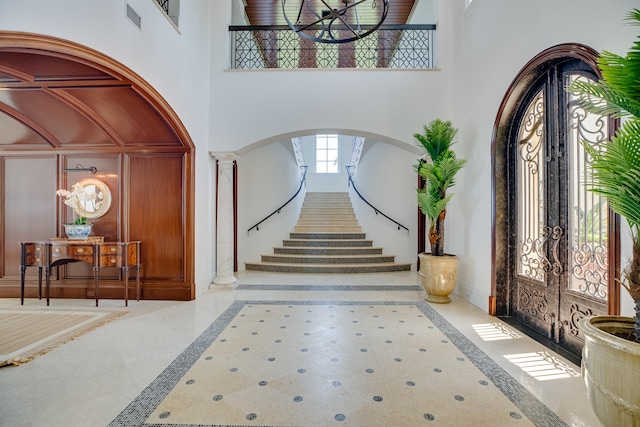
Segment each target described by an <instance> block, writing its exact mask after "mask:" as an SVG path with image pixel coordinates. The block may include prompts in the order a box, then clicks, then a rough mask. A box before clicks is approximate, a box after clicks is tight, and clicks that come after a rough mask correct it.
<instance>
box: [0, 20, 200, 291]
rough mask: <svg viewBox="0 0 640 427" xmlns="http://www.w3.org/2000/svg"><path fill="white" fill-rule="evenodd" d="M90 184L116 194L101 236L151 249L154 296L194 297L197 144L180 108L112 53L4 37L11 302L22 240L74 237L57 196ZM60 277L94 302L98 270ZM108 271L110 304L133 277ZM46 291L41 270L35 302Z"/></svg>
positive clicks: (4, 251) (4, 250) (2, 118)
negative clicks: (40, 286)
mask: <svg viewBox="0 0 640 427" xmlns="http://www.w3.org/2000/svg"><path fill="white" fill-rule="evenodd" d="M78 166H82V167H81V168H79V169H78ZM89 166H91V168H89ZM89 171H91V172H89ZM89 177H91V178H95V179H99V180H100V181H101V182H103V183H104V184H105V185H106V186H107V188H109V190H110V193H111V195H112V204H111V207H110V209H108V212H105V214H104V215H103V216H101V217H100V218H96V219H94V220H93V221H92V222H93V231H92V233H93V235H94V236H96V237H100V238H103V239H104V241H107V242H115V241H141V242H142V250H141V263H142V266H143V267H142V285H141V293H142V298H143V299H174V300H191V299H194V298H195V277H194V274H195V256H194V204H195V193H194V190H195V145H194V143H193V141H192V140H191V138H190V136H189V134H188V132H187V129H186V128H185V126H184V125H183V124H182V122H181V120H180V119H179V117H178V116H177V114H176V112H175V111H173V109H172V108H171V106H170V105H169V104H168V102H167V101H166V100H165V99H164V98H163V97H162V96H161V95H160V94H159V93H158V92H157V91H156V90H155V89H154V88H153V87H152V86H151V85H150V84H149V83H148V82H147V81H146V80H144V79H143V78H142V77H141V76H139V75H137V74H136V73H135V72H133V71H132V70H130V69H129V68H127V67H126V66H125V65H124V64H121V63H119V62H117V61H116V60H114V59H113V58H110V57H109V56H107V55H105V54H104V53H101V52H98V51H95V50H92V49H90V48H88V47H86V46H83V45H80V44H77V43H74V42H72V41H69V40H63V39H59V38H55V37H51V36H47V35H41V34H30V33H22V32H11V31H0V181H2V183H3V188H2V191H0V205H1V206H2V214H1V215H0V230H2V231H1V232H0V297H17V296H19V295H20V286H19V283H20V282H19V280H18V278H19V270H18V268H17V266H18V265H20V249H19V248H20V246H19V245H18V242H21V241H43V240H47V239H51V238H52V237H58V236H63V231H62V224H63V223H65V222H67V218H68V217H69V216H71V210H70V209H68V208H67V207H66V206H65V205H64V204H63V203H62V202H61V201H60V200H57V199H56V196H55V192H56V190H57V189H61V188H71V186H72V185H73V184H74V183H76V182H78V181H80V180H82V179H84V178H89ZM57 269H58V272H57V273H56V275H55V283H54V284H53V285H52V293H51V295H52V297H66V298H92V297H93V292H94V290H93V287H92V286H91V284H90V282H89V281H87V280H86V278H87V277H92V275H93V272H92V269H91V266H90V265H89V264H88V263H70V264H69V265H65V266H61V267H58V268H57ZM100 274H101V280H100V283H101V288H103V289H102V290H101V291H100V294H101V296H102V297H103V298H121V296H122V280H123V277H122V274H120V273H118V272H116V271H114V272H109V271H104V272H101V273H100ZM103 279H104V280H103ZM37 285H38V282H37V275H35V274H34V272H31V271H29V272H28V273H27V284H26V289H25V292H26V295H27V297H34V296H35V295H37V293H36V292H37V289H38V286H37ZM130 297H132V295H130Z"/></svg>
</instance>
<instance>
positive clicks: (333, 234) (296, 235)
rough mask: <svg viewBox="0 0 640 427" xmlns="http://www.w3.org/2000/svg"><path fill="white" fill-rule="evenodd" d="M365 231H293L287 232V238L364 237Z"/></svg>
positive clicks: (341, 238)
mask: <svg viewBox="0 0 640 427" xmlns="http://www.w3.org/2000/svg"><path fill="white" fill-rule="evenodd" d="M365 237H366V234H365V233H350V232H349V233H340V232H330V233H328V232H319V233H316V232H305V233H299V232H293V233H289V239H304V240H321V239H329V240H331V239H339V240H343V239H364V238H365Z"/></svg>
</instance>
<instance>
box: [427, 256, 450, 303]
mask: <svg viewBox="0 0 640 427" xmlns="http://www.w3.org/2000/svg"><path fill="white" fill-rule="evenodd" d="M418 256H419V258H420V276H421V279H422V287H423V288H424V291H425V292H426V293H427V295H426V296H425V298H424V299H425V301H428V302H433V303H437V304H446V303H449V302H451V299H450V298H449V295H451V293H452V292H453V290H454V289H455V287H456V281H457V279H458V261H459V260H460V259H459V258H458V257H457V256H455V255H444V256H432V255H431V254H427V253H421V254H419V255H418Z"/></svg>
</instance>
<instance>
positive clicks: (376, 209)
mask: <svg viewBox="0 0 640 427" xmlns="http://www.w3.org/2000/svg"><path fill="white" fill-rule="evenodd" d="M352 167H353V166H345V168H347V175H349V184H351V185H352V186H353V189H354V190H355V192H356V194H357V195H358V196H359V197H360V199H362V201H363V202H365V203H366V204H367V205H369V206H371V208H372V209H373V211H374V212H375V213H376V215H378V214H380V215H382V216H383V217H385V218H387V219H388V220H389V221H391V222H393V223H394V224H395V225H397V226H398V230H400V228H404V229H405V230H407V232H409V229H408V228H407V227H405V226H404V225H402V224H400V223H399V222H398V221H396V220H395V219H393V218H391V217H389V216H387V215H385V214H384V213H383V212H382V211H380V210H379V209H378V208H376V207H375V206H373V205H372V204H371V203H369V202H368V201H367V199H365V198H364V197H363V196H362V194H360V192H359V191H358V188H357V187H356V183H355V182H354V181H353V175H352V174H351V169H350V168H352Z"/></svg>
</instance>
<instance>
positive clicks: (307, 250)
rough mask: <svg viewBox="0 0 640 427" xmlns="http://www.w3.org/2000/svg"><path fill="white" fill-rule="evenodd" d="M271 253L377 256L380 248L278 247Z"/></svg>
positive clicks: (380, 252)
mask: <svg viewBox="0 0 640 427" xmlns="http://www.w3.org/2000/svg"><path fill="white" fill-rule="evenodd" d="M273 253H275V254H279V255H307V256H309V255H340V256H345V255H379V254H382V248H374V247H372V246H347V247H342V246H336V247H312V246H279V247H275V248H273Z"/></svg>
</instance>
